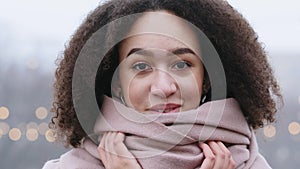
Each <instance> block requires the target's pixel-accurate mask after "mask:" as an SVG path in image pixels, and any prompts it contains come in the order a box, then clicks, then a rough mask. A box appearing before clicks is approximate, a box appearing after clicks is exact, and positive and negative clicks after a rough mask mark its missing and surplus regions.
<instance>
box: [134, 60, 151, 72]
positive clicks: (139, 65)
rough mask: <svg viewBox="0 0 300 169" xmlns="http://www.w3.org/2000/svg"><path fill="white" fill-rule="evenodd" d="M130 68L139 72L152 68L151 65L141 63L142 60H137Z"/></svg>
mask: <svg viewBox="0 0 300 169" xmlns="http://www.w3.org/2000/svg"><path fill="white" fill-rule="evenodd" d="M132 68H133V69H134V70H137V71H140V72H142V71H150V70H152V68H151V66H149V65H148V64H146V63H143V62H139V63H136V64H134V65H133V67H132Z"/></svg>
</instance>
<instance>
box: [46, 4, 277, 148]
mask: <svg viewBox="0 0 300 169" xmlns="http://www.w3.org/2000/svg"><path fill="white" fill-rule="evenodd" d="M156 10H168V11H171V12H173V13H174V14H175V15H177V16H178V17H181V18H183V19H185V20H187V21H189V22H190V23H192V24H194V25H195V26H196V27H198V28H199V29H200V30H202V31H203V32H204V33H205V35H206V36H207V37H208V38H209V40H210V41H211V42H212V44H213V45H214V47H215V49H216V50H217V52H218V54H219V56H220V59H221V62H222V64H223V66H224V71H225V75H226V83H227V94H228V96H230V97H233V98H235V99H236V100H237V101H238V102H239V104H240V106H241V109H242V111H243V113H244V116H245V118H246V119H247V121H248V123H249V125H250V126H252V127H253V128H254V129H257V128H259V127H262V126H263V125H264V124H265V122H273V121H274V120H275V119H274V115H275V113H276V112H277V111H278V107H277V106H276V105H277V104H276V103H277V101H278V100H282V96H281V94H280V88H279V85H278V84H277V81H276V79H275V78H274V75H273V71H272V69H271V67H270V65H269V63H268V60H267V55H266V52H265V51H264V49H263V48H262V45H261V44H260V42H259V41H258V37H257V34H256V33H255V32H254V30H253V29H252V27H251V26H250V25H249V23H248V22H247V21H246V19H245V18H243V16H242V15H241V14H240V13H238V12H237V11H236V10H235V9H233V8H232V7H231V6H230V5H229V4H228V3H227V2H226V1H223V0H177V1H176V0H175V1H174V0H109V1H107V2H105V3H103V4H101V5H99V7H97V8H96V9H95V10H94V11H92V12H91V13H90V14H89V15H88V16H87V18H86V19H85V21H84V22H83V23H82V24H81V26H80V27H79V28H78V29H77V31H76V32H75V34H74V35H73V36H72V38H71V40H70V42H69V43H68V45H67V46H66V49H65V51H64V53H63V56H62V57H61V58H60V59H58V60H57V61H58V62H59V64H58V68H57V70H56V72H55V77H56V80H55V83H54V102H53V107H52V110H51V111H52V112H54V116H53V117H52V120H51V122H50V128H52V129H53V130H54V131H55V132H56V136H57V140H60V141H63V142H64V143H65V146H73V147H78V146H80V144H81V140H82V139H83V138H84V137H86V136H87V134H86V132H85V131H84V130H83V129H82V126H81V125H80V123H79V120H78V118H77V115H76V112H75V108H74V103H73V98H72V97H73V96H72V78H73V71H74V67H75V63H76V60H77V58H78V56H79V54H80V52H81V50H82V48H83V46H84V45H85V44H86V42H87V41H88V39H89V38H90V37H91V36H92V35H93V33H95V32H96V31H97V30H99V29H100V28H101V27H103V26H104V25H106V24H108V23H110V22H111V21H114V20H116V19H118V18H121V17H123V16H127V15H130V14H135V13H141V12H145V11H156ZM106 33H107V35H106V36H105V37H107V38H108V37H110V36H114V35H113V34H112V33H111V31H110V30H108V31H107V32H106ZM108 39H109V38H108ZM100 45H101V44H100ZM102 45H104V44H102ZM116 48H117V45H116V47H115V48H112V49H111V50H110V52H108V53H107V54H106V56H105V58H104V59H103V61H102V63H101V65H100V67H101V68H99V69H98V71H97V78H96V80H95V79H93V80H94V81H96V84H100V86H99V85H96V89H95V90H96V96H97V99H98V102H100V103H101V98H99V97H98V96H99V95H101V94H108V95H109V92H110V82H111V76H112V73H113V72H114V68H115V67H116V64H118V63H117V60H118V50H117V49H116ZM86 59H87V60H88V59H89V58H86ZM105 75H106V76H105ZM101 77H104V78H101ZM105 86H108V87H105ZM93 87H94V88H95V86H93ZM108 91H109V92H108ZM79 97H84V96H79ZM277 99H278V100H277ZM99 100H100V101H99Z"/></svg>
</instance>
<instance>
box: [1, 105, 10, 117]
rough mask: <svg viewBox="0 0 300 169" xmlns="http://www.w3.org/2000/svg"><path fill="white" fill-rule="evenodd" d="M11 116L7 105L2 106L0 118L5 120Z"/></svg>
mask: <svg viewBox="0 0 300 169" xmlns="http://www.w3.org/2000/svg"><path fill="white" fill-rule="evenodd" d="M8 116H9V110H8V108H7V107H4V106H3V107H0V119H2V120H5V119H7V118H8Z"/></svg>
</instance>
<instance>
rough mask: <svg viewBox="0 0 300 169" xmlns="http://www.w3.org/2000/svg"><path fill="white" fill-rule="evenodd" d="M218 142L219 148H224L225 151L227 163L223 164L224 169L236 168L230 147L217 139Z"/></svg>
mask: <svg viewBox="0 0 300 169" xmlns="http://www.w3.org/2000/svg"><path fill="white" fill-rule="evenodd" d="M217 144H218V145H219V148H220V149H222V151H223V153H224V154H225V163H224V165H223V168H224V169H228V168H229V169H231V168H232V167H233V168H234V166H235V164H234V161H233V158H232V156H231V152H230V151H229V150H228V148H227V147H226V146H225V145H224V144H223V143H222V142H221V141H217Z"/></svg>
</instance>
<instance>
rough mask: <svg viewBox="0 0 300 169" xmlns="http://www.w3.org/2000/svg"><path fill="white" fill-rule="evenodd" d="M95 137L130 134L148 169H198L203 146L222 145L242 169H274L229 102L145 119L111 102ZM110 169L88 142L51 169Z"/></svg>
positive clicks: (127, 141) (105, 107)
mask: <svg viewBox="0 0 300 169" xmlns="http://www.w3.org/2000/svg"><path fill="white" fill-rule="evenodd" d="M94 131H95V133H97V134H99V135H100V137H99V140H100V139H101V134H103V133H104V132H106V131H120V132H123V133H126V138H125V141H124V143H125V145H126V146H127V148H128V150H129V151H130V152H131V153H132V154H133V155H134V156H135V158H136V159H137V160H138V162H139V163H140V164H141V166H142V168H143V169H194V168H199V167H200V166H201V164H202V162H203V160H204V158H205V157H204V156H203V153H202V151H201V149H200V148H199V146H198V142H206V141H209V140H213V141H216V140H219V141H222V142H223V143H224V144H225V146H226V147H227V148H228V149H229V151H230V152H231V155H232V157H233V160H234V161H235V163H236V168H237V169H270V168H271V167H270V166H269V165H268V163H267V162H266V161H265V159H264V158H263V157H262V156H261V155H260V154H259V152H258V146H257V142H256V138H255V134H254V132H253V131H252V129H251V128H250V127H249V125H248V123H247V121H246V120H245V118H244V116H243V114H242V111H241V109H240V107H239V104H238V102H237V101H236V100H235V99H232V98H229V99H224V100H217V101H211V102H207V103H204V104H203V105H201V106H200V107H198V108H197V109H194V110H189V111H186V112H178V113H165V114H163V113H161V114H143V113H139V112H137V111H135V110H134V109H131V108H128V107H126V106H124V105H123V104H121V103H119V102H117V101H115V100H113V99H111V98H109V97H106V96H105V98H104V102H103V105H102V109H101V113H100V115H99V117H98V119H97V121H96V123H95V128H94ZM55 166H57V168H60V169H64V168H68V169H75V168H88V169H104V166H103V164H102V163H101V160H100V157H99V154H98V152H97V145H96V144H95V143H94V142H93V141H91V140H90V139H85V141H84V142H83V145H82V148H76V149H72V150H71V151H69V152H67V153H66V154H64V155H62V156H61V157H60V159H59V160H58V161H49V162H48V163H46V165H45V166H44V169H48V168H56V167H55Z"/></svg>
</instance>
